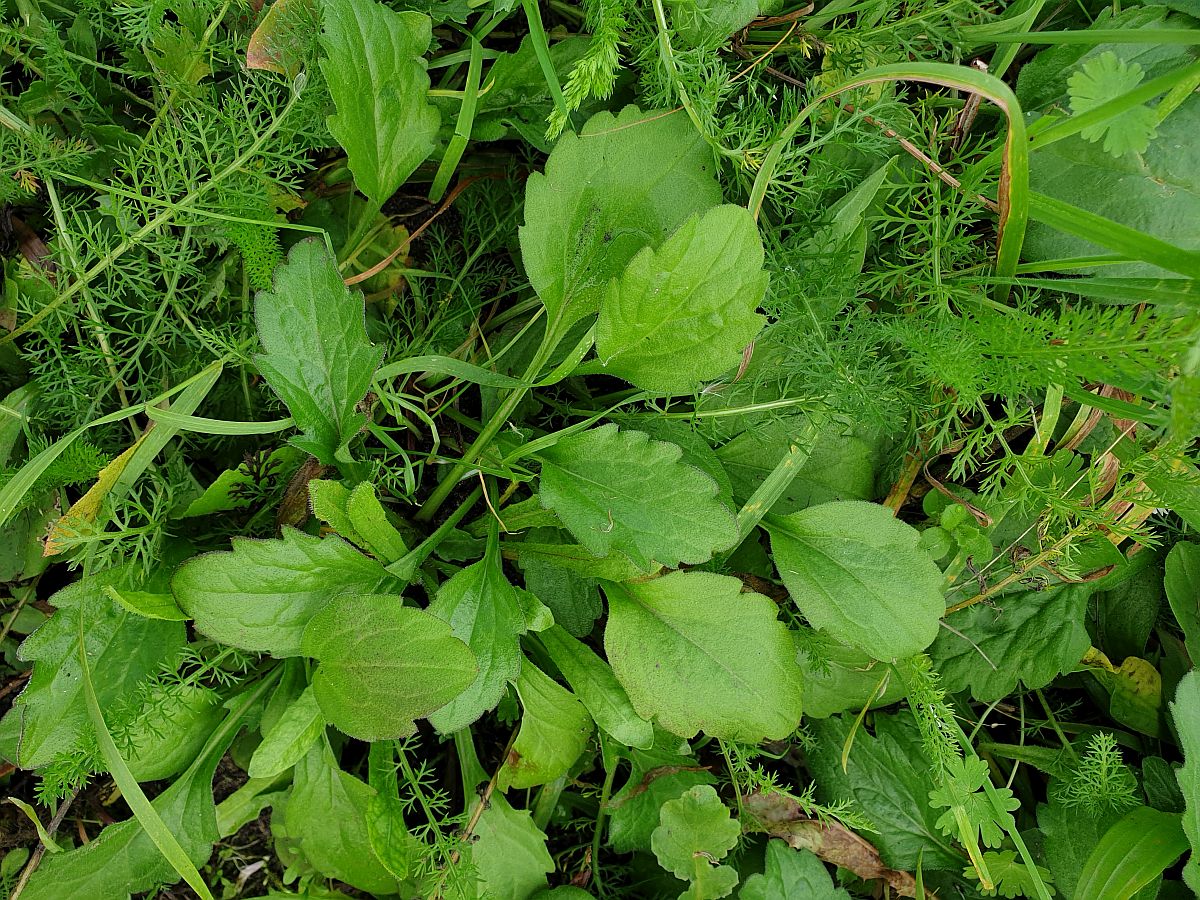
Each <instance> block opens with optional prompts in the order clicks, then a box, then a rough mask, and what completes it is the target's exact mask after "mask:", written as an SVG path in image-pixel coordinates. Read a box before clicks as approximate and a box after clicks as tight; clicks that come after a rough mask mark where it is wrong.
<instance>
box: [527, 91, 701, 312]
mask: <svg viewBox="0 0 1200 900" xmlns="http://www.w3.org/2000/svg"><path fill="white" fill-rule="evenodd" d="M715 172H716V168H715V166H714V164H713V159H712V151H711V150H710V149H709V147H708V145H707V144H706V143H705V142H704V138H703V137H702V136H701V135H700V134H699V133H698V132H697V131H696V129H695V128H693V127H692V125H691V123H690V122H689V121H688V120H687V117H686V116H684V115H681V114H678V113H676V114H664V113H662V112H652V113H643V112H642V111H641V110H639V109H637V108H636V107H633V106H629V107H626V108H625V109H624V110H622V111H621V113H620V114H619V115H617V116H614V115H612V113H607V112H604V113H598V114H597V115H595V116H592V118H591V119H589V120H588V122H587V124H586V125H585V126H584V127H583V131H582V132H581V133H580V134H579V135H574V134H565V135H563V137H562V139H561V140H559V142H558V144H557V145H556V146H555V147H554V150H553V152H552V153H551V154H550V158H549V159H548V160H547V161H546V173H545V174H544V175H541V174H537V173H535V174H533V175H530V176H529V181H528V183H527V185H526V188H525V224H524V225H523V226H522V227H521V232H520V237H521V259H522V261H523V262H524V263H525V270H526V271H527V272H528V273H529V281H530V283H531V284H532V285H533V288H534V290H535V291H537V294H538V296H539V297H540V298H541V300H542V303H544V304H545V306H546V311H547V313H548V314H549V321H550V326H549V327H551V328H565V327H566V326H567V325H569V324H570V323H572V322H575V321H578V320H579V319H582V318H584V317H585V316H588V315H591V314H593V313H595V312H596V310H597V308H598V307H599V305H600V301H601V298H602V297H603V296H604V292H605V291H606V290H607V287H608V282H609V279H611V278H614V277H616V276H617V275H620V274H621V272H622V271H623V270H624V268H625V265H626V263H628V262H629V260H631V259H632V258H633V256H634V254H636V253H637V252H638V251H639V250H641V249H642V248H643V247H648V246H657V245H658V244H660V243H661V242H662V241H663V239H664V238H666V237H667V235H669V234H671V232H673V231H675V229H676V228H678V227H679V226H680V225H681V224H683V222H685V221H686V220H687V218H688V217H689V216H691V215H692V214H694V213H702V212H704V211H705V210H706V209H708V208H709V207H711V206H715V205H717V204H718V203H720V202H721V192H720V189H719V188H718V186H717V182H716V179H715V178H714V175H715Z"/></svg>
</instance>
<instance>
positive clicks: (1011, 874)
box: [963, 850, 1055, 900]
mask: <svg viewBox="0 0 1200 900" xmlns="http://www.w3.org/2000/svg"><path fill="white" fill-rule="evenodd" d="M983 861H984V865H986V866H987V870H988V874H989V875H991V877H992V883H993V884H995V885H996V887H995V889H994V890H991V891H984V892H983V894H984V896H985V897H1007V898H1009V900H1017V898H1019V897H1036V896H1037V895H1038V894H1037V884H1036V883H1035V882H1034V880H1033V875H1032V874H1031V873H1030V871H1029V868H1028V867H1027V866H1026V865H1025V862H1024V860H1021V859H1018V858H1017V851H1016V850H987V851H984V854H983ZM1037 873H1038V876H1039V877H1040V878H1041V880H1042V883H1043V885H1045V882H1046V880H1047V879H1049V877H1050V871H1049V870H1048V869H1044V868H1042V867H1041V866H1038V867H1037ZM963 877H964V878H969V879H971V880H973V881H978V880H979V873H978V872H976V871H975V867H974V866H966V867H965V868H964V869H963ZM1045 887H1046V890H1047V891H1048V892H1049V893H1050V896H1052V897H1053V896H1054V893H1055V891H1054V888H1052V887H1050V886H1049V885H1045Z"/></svg>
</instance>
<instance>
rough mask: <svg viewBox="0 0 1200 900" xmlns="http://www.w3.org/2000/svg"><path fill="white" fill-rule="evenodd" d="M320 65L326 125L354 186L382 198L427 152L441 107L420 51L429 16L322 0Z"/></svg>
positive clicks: (425, 44)
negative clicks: (432, 98)
mask: <svg viewBox="0 0 1200 900" xmlns="http://www.w3.org/2000/svg"><path fill="white" fill-rule="evenodd" d="M323 13H324V14H323V28H322V31H321V47H322V48H323V49H324V51H325V58H324V59H322V60H321V72H322V74H324V76H325V80H326V82H327V83H328V84H329V93H330V95H331V96H332V97H333V105H334V107H336V109H337V113H336V115H332V116H330V117H329V119H328V125H329V131H330V133H331V134H332V135H333V136H334V138H335V139H336V140H337V142H338V143H339V144H341V145H342V149H343V150H345V151H346V158H347V160H348V161H349V163H350V171H351V172H352V173H353V174H354V182H355V184H357V185H358V188H359V190H361V191H362V192H363V193H364V194H366V195H367V197H369V198H370V199H371V200H372V201H373V202H374V203H375V204H376V205H382V204H383V202H384V201H385V200H387V199H388V198H389V197H390V196H391V195H392V194H393V193H395V191H396V188H398V187H400V185H402V184H403V183H404V181H405V179H407V178H408V176H409V175H411V174H412V173H413V170H415V169H416V168H417V166H419V165H420V164H421V163H422V162H424V161H425V158H426V157H428V156H429V154H430V153H432V152H433V148H434V144H435V139H436V137H437V131H438V128H439V127H440V125H441V114H440V113H439V112H438V110H437V107H436V106H434V105H433V104H432V103H430V102H429V98H428V95H427V91H428V90H429V75H428V73H427V72H426V64H425V60H424V59H422V55H423V54H424V53H425V51H426V50H428V49H429V41H430V38H431V37H432V23H431V22H430V19H429V17H428V16H426V15H422V14H421V13H417V12H395V11H394V10H391V9H389V8H388V7H387V6H385V5H384V4H382V3H379V2H377V0H324V2H323Z"/></svg>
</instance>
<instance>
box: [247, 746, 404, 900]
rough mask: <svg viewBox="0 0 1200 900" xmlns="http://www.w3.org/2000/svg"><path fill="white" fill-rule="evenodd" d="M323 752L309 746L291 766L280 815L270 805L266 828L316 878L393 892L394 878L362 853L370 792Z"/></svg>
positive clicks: (375, 891) (366, 837) (366, 842)
mask: <svg viewBox="0 0 1200 900" xmlns="http://www.w3.org/2000/svg"><path fill="white" fill-rule="evenodd" d="M328 752H329V751H328V750H327V749H326V748H325V747H324V746H317V747H314V748H313V749H312V750H310V751H309V752H308V755H307V756H305V757H304V758H303V759H302V760H300V762H299V763H297V765H296V775H295V780H294V782H293V785H292V791H291V794H290V795H289V796H288V799H287V803H286V804H285V805H284V806H283V810H282V815H280V809H279V806H276V808H275V812H274V813H273V815H272V820H271V830H272V831H274V832H276V837H277V839H278V840H279V842H280V843H282V844H283V845H284V846H285V847H286V848H288V849H290V850H291V852H292V853H296V852H299V853H301V854H302V855H303V857H304V858H305V859H306V860H307V861H308V863H309V864H310V865H311V866H312V867H313V868H314V869H316V870H317V871H318V872H319V873H321V874H322V875H324V876H326V877H328V878H336V879H337V880H338V881H344V882H346V884H349V885H352V886H354V887H356V888H358V889H359V890H363V891H368V892H370V893H372V894H394V893H395V892H396V879H395V878H394V877H393V876H392V874H391V873H390V872H389V871H388V870H387V869H386V868H385V867H384V865H383V863H381V862H380V861H379V860H378V859H376V857H375V854H373V853H370V852H364V851H365V850H366V848H367V847H368V846H370V844H369V841H370V838H369V835H368V832H367V813H368V809H369V806H370V802H371V800H372V798H373V797H375V796H376V792H375V789H374V788H372V787H371V786H370V785H369V784H366V783H365V782H363V781H359V780H358V779H357V778H355V777H354V776H353V775H350V774H349V773H347V772H343V771H342V770H341V769H339V768H338V767H337V766H336V765H335V764H334V763H333V762H332V760H330V759H328V758H327V754H328ZM280 820H281V821H280Z"/></svg>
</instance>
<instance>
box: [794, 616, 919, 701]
mask: <svg viewBox="0 0 1200 900" xmlns="http://www.w3.org/2000/svg"><path fill="white" fill-rule="evenodd" d="M793 635H804V636H806V639H805V641H804V642H800V641H797V643H798V646H799V651H800V655H799V663H800V668H801V669H803V670H804V715H805V717H807V718H809V719H827V718H829V717H830V716H832V715H835V714H836V713H840V712H846V711H851V712H855V713H857V712H858V711H859V710H860V709H862V708H863V706H864V704H866V703H867V702H868V701H871V700H872V698H874V700H873V702H872V706H890V705H891V704H893V703H895V702H896V701H897V700H900V699H902V698H903V697H904V684H903V682H902V681H901V680H900V679H899V678H894V677H891V674H890V672H888V669H887V667H886V666H883V665H881V664H880V663H879V662H878V661H877V660H873V659H871V657H870V656H868V655H867V654H866V653H864V652H863V651H861V650H856V649H855V648H854V647H847V646H845V645H844V644H835V643H834V642H833V641H828V640H825V641H822V640H821V639H820V637H819V636H818V635H817V634H816V633H815V632H813V631H811V630H809V629H802V630H800V631H794V632H793ZM809 641H820V642H819V643H817V644H816V646H815V647H814V654H813V656H812V657H810V655H809V653H807V652H805V650H806V644H807V643H808V642H809ZM885 673H887V674H888V677H887V679H886V684H885V685H884V688H883V692H882V693H881V694H880V695H879V696H876V691H878V690H879V683H880V681H881V680H883V679H884V675H885Z"/></svg>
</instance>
